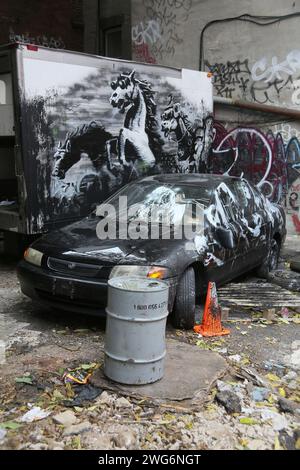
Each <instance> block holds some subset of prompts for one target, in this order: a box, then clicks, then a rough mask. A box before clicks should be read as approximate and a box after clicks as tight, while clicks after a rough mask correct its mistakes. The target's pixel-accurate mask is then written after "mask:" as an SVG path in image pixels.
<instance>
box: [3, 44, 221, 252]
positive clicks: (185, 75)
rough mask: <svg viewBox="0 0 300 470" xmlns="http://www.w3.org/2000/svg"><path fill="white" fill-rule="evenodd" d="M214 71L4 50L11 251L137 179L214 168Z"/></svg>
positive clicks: (22, 48)
mask: <svg viewBox="0 0 300 470" xmlns="http://www.w3.org/2000/svg"><path fill="white" fill-rule="evenodd" d="M212 108H213V95H212V83H211V77H210V76H209V74H206V73H203V72H198V71H193V70H187V69H175V68H171V67H163V66H159V65H153V64H144V63H137V62H130V61H124V60H119V59H111V58H107V57H99V56H94V55H88V54H83V53H78V52H71V51H65V50H53V49H48V48H45V47H41V46H36V45H30V44H21V43H16V44H10V45H7V46H2V47H1V48H0V231H2V232H3V233H4V234H5V241H6V243H7V249H8V248H9V245H10V244H11V243H12V242H16V243H17V245H18V246H19V247H21V245H22V243H21V241H22V240H23V241H24V240H25V241H26V242H27V241H28V240H29V239H30V237H35V236H38V235H40V234H42V233H45V232H48V231H49V230H51V229H53V228H55V227H58V226H62V225H66V224H68V223H71V222H73V221H76V220H77V219H79V218H82V217H84V216H86V215H87V214H88V213H89V212H90V211H91V210H92V209H93V208H94V207H95V205H97V204H99V203H100V202H102V201H103V200H105V199H106V198H107V197H108V196H109V195H110V194H112V193H113V192H115V191H116V190H117V189H118V188H120V187H121V186H122V185H124V184H126V183H127V182H129V181H131V180H132V179H135V178H138V177H142V176H145V175H152V174H155V173H162V172H163V173H170V172H180V173H190V172H205V171H206V167H207V156H208V152H209V148H210V145H211V142H212V139H213V120H212Z"/></svg>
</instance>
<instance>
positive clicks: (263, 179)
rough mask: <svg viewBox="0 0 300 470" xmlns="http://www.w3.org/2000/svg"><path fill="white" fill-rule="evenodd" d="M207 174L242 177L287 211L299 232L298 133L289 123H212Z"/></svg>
mask: <svg viewBox="0 0 300 470" xmlns="http://www.w3.org/2000/svg"><path fill="white" fill-rule="evenodd" d="M208 171H209V172H212V173H221V174H224V173H227V174H230V175H234V176H240V175H241V174H243V175H244V176H245V177H246V178H247V179H248V180H249V181H253V182H254V183H255V184H257V186H258V187H260V189H261V190H262V191H263V192H264V193H265V194H266V195H267V196H268V198H270V199H271V200H272V201H274V202H277V203H279V204H283V205H284V206H285V207H286V209H287V216H288V217H287V218H288V219H289V220H288V222H290V223H292V225H293V227H294V230H295V231H296V232H297V233H300V197H299V195H300V141H299V131H298V130H297V128H295V127H293V126H292V125H291V124H289V123H281V124H275V125H274V124H272V123H269V125H266V124H263V125H261V127H257V126H250V125H247V124H244V125H238V126H235V127H234V128H230V127H229V126H228V124H226V123H221V122H219V121H217V120H215V123H214V139H213V145H212V150H211V153H210V155H209V158H208Z"/></svg>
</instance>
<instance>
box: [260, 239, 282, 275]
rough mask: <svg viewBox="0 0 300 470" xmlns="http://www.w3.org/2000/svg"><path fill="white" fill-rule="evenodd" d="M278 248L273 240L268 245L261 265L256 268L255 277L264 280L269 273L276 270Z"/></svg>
mask: <svg viewBox="0 0 300 470" xmlns="http://www.w3.org/2000/svg"><path fill="white" fill-rule="evenodd" d="M279 252H280V246H279V244H278V242H277V241H276V240H275V239H274V238H273V239H272V241H271V244H270V248H269V253H268V255H267V257H266V259H265V260H264V261H263V263H262V264H261V265H260V266H259V267H258V268H257V271H256V273H257V275H258V276H259V277H263V278H265V279H267V278H268V276H269V274H270V272H271V271H274V269H277V267H278V260H279Z"/></svg>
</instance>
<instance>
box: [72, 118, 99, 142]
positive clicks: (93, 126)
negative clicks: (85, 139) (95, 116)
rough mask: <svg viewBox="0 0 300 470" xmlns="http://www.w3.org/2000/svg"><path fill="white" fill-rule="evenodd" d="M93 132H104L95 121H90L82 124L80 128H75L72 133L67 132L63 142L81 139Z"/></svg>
mask: <svg viewBox="0 0 300 470" xmlns="http://www.w3.org/2000/svg"><path fill="white" fill-rule="evenodd" d="M95 130H104V126H103V125H102V124H101V123H100V122H97V121H91V122H90V123H89V124H82V125H81V126H78V127H76V129H74V130H73V131H70V132H67V134H66V139H65V141H67V140H68V139H74V138H77V137H82V136H84V135H86V134H88V133H91V132H92V131H95Z"/></svg>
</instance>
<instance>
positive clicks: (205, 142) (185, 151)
mask: <svg viewBox="0 0 300 470" xmlns="http://www.w3.org/2000/svg"><path fill="white" fill-rule="evenodd" d="M161 130H162V131H163V133H164V136H165V137H166V138H167V137H169V138H170V136H171V134H172V133H174V134H175V138H176V141H177V144H178V149H177V171H178V173H197V172H203V173H205V172H206V171H207V158H208V153H209V150H210V146H211V143H212V141H213V118H212V117H211V116H208V117H207V118H206V119H205V120H204V121H203V125H202V126H198V127H193V126H192V123H191V122H190V120H189V119H188V116H187V115H186V114H185V113H184V112H183V110H182V109H181V105H180V103H174V101H173V96H171V95H170V102H169V104H168V106H167V108H166V109H165V110H164V112H163V113H162V115H161Z"/></svg>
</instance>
